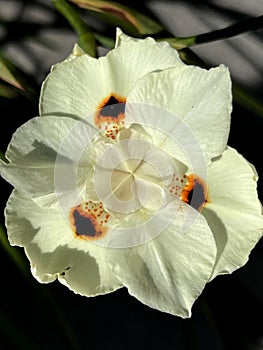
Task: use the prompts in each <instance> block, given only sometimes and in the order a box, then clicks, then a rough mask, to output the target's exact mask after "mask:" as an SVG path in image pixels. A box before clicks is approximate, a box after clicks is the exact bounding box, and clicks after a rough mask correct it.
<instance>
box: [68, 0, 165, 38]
mask: <svg viewBox="0 0 263 350" xmlns="http://www.w3.org/2000/svg"><path fill="white" fill-rule="evenodd" d="M69 1H71V2H73V3H75V4H76V5H78V6H79V7H81V8H85V9H87V10H91V11H95V12H97V13H99V14H100V15H101V18H102V19H104V20H105V21H107V22H108V23H110V24H112V25H114V26H115V27H116V26H117V27H120V28H122V29H123V30H125V31H126V32H127V33H128V34H133V35H136V34H137V35H138V34H141V35H144V34H155V33H158V32H160V31H162V30H163V27H162V26H161V25H160V24H159V23H157V22H155V21H154V20H152V19H151V18H149V17H147V16H146V15H144V14H142V13H140V12H139V11H136V10H135V9H133V8H130V7H127V6H124V5H121V4H119V3H117V2H114V1H102V0H69Z"/></svg>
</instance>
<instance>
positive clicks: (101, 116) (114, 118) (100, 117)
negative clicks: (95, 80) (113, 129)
mask: <svg viewBox="0 0 263 350" xmlns="http://www.w3.org/2000/svg"><path fill="white" fill-rule="evenodd" d="M125 103H126V98H124V97H121V96H118V95H117V94H114V93H111V94H110V95H109V96H107V97H105V98H104V99H103V100H102V101H101V103H100V104H99V105H98V107H97V112H96V114H95V118H94V122H95V125H96V126H97V127H98V128H100V129H105V130H106V129H108V128H109V126H112V125H116V124H117V125H123V124H124V117H125Z"/></svg>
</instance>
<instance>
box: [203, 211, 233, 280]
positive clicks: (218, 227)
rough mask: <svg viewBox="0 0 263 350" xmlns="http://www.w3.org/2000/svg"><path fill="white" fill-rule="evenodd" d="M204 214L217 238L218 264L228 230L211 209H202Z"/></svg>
mask: <svg viewBox="0 0 263 350" xmlns="http://www.w3.org/2000/svg"><path fill="white" fill-rule="evenodd" d="M202 214H203V215H204V216H205V218H206V220H207V223H208V225H209V227H210V229H211V231H212V233H213V236H214V238H215V242H216V247H217V254H216V261H215V266H216V265H217V262H218V260H219V259H220V257H221V255H222V253H223V251H224V248H225V246H226V244H227V231H226V228H225V226H224V224H223V221H222V220H221V219H220V218H219V217H218V216H217V215H216V213H215V212H213V211H212V210H211V209H209V208H204V209H203V211H202ZM213 273H214V271H213ZM213 273H212V275H213Z"/></svg>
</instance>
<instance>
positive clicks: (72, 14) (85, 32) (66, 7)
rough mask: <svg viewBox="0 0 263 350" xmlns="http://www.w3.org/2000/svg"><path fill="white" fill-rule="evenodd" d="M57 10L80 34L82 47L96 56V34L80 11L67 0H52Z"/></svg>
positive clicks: (79, 40) (78, 34)
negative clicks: (80, 14)
mask: <svg viewBox="0 0 263 350" xmlns="http://www.w3.org/2000/svg"><path fill="white" fill-rule="evenodd" d="M51 2H52V4H53V6H54V7H55V8H56V10H57V11H58V12H59V13H60V14H62V15H63V16H64V17H65V18H66V20H67V21H68V22H69V24H70V25H71V27H72V28H73V29H74V31H75V32H76V34H77V36H78V43H79V45H80V46H81V48H82V49H83V50H84V51H85V52H86V53H88V54H89V55H90V56H93V57H96V44H95V38H94V34H93V32H92V31H91V29H90V27H89V26H88V25H87V24H86V23H85V22H84V21H83V20H82V18H81V17H80V16H79V14H78V12H77V11H76V10H75V9H74V7H73V6H71V5H70V4H69V3H67V2H66V1H65V0H51Z"/></svg>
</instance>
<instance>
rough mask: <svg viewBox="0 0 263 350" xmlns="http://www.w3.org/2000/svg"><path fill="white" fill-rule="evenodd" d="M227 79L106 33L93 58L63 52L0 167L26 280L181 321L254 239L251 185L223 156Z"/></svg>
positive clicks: (231, 156) (241, 167) (154, 46)
mask: <svg viewBox="0 0 263 350" xmlns="http://www.w3.org/2000/svg"><path fill="white" fill-rule="evenodd" d="M230 113H231V81H230V76H229V72H228V69H227V68H226V67H224V66H222V65H221V66H219V67H216V68H213V69H210V70H205V69H201V68H198V67H193V66H187V65H185V64H184V63H183V62H182V61H181V60H180V58H179V56H178V53H177V51H176V50H174V49H172V48H171V47H170V46H169V45H168V44H167V43H164V42H163V43H157V42H155V41H154V40H153V39H152V38H147V39H144V40H142V39H134V38H131V37H128V36H126V35H124V34H123V33H122V32H121V31H120V30H118V31H117V38H116V47H115V49H113V50H112V51H110V52H109V53H108V54H107V55H106V56H105V57H100V58H99V59H94V58H92V57H90V56H88V55H87V54H84V52H82V50H81V49H80V48H79V47H78V46H75V48H74V50H73V53H72V54H71V55H70V56H69V57H68V58H67V59H66V60H65V61H63V62H61V63H59V64H57V65H55V66H54V67H53V68H52V70H51V73H50V74H49V75H48V77H47V78H46V80H45V81H44V83H43V85H42V90H41V96H40V115H41V116H40V117H36V118H33V119H31V120H29V121H28V122H27V123H25V124H24V125H22V126H21V127H20V128H19V129H18V130H17V131H16V132H15V133H14V135H13V137H12V140H11V142H10V144H9V146H8V149H7V152H6V158H7V159H8V161H9V163H4V162H1V164H0V171H1V175H2V176H3V177H4V178H5V179H6V180H7V181H9V182H10V183H11V184H12V185H13V186H14V187H15V189H14V191H13V192H12V194H11V196H10V198H9V200H8V203H7V206H6V210H5V216H6V226H7V231H8V237H9V240H10V243H11V244H12V245H18V246H22V247H24V248H25V251H26V254H27V256H28V258H29V260H30V262H31V270H32V273H33V275H34V276H35V278H36V279H37V280H39V281H40V282H42V283H48V282H51V281H54V280H55V279H58V280H59V281H60V282H61V283H63V284H65V285H66V286H67V287H69V288H70V289H71V290H73V291H74V292H76V293H79V294H81V295H85V296H95V295H99V294H105V293H109V292H112V291H114V290H116V289H118V288H121V287H123V286H125V287H126V288H127V289H128V291H129V293H130V294H131V295H133V296H135V297H136V298H137V299H139V300H140V301H141V302H143V303H145V304H147V305H148V306H150V307H153V308H156V309H158V310H161V311H164V312H168V313H171V314H174V315H178V316H181V317H189V316H190V315H191V307H192V305H193V303H194V301H195V300H196V299H197V298H198V296H199V295H200V293H201V292H202V290H203V288H204V286H205V285H206V283H208V282H209V281H211V280H212V279H213V278H214V277H215V276H217V275H219V274H224V273H231V272H232V271H234V270H235V269H237V268H239V267H241V266H243V265H244V264H245V263H246V261H247V260H248V256H249V253H250V251H251V249H252V248H253V247H254V246H255V244H256V243H257V241H258V240H259V239H260V238H261V236H262V227H263V220H262V214H261V204H260V202H259V200H258V197H257V190H256V181H257V174H256V171H255V169H254V168H253V166H252V165H251V164H249V163H248V162H247V161H246V160H245V159H244V158H243V157H242V156H241V155H240V154H238V153H237V151H235V150H234V149H232V148H230V147H228V146H227V139H228V133H229V125H230Z"/></svg>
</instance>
